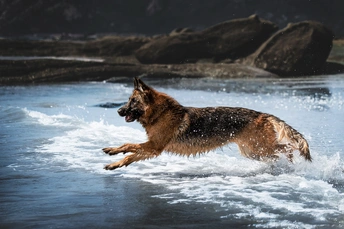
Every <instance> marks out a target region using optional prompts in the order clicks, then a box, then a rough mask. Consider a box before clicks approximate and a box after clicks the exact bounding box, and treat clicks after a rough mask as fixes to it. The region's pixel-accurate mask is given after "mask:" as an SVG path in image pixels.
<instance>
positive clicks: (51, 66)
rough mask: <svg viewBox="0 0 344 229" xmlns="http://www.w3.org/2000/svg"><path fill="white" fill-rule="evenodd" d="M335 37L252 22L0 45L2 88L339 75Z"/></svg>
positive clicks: (316, 28) (320, 28)
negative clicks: (155, 79)
mask: <svg viewBox="0 0 344 229" xmlns="http://www.w3.org/2000/svg"><path fill="white" fill-rule="evenodd" d="M333 37H334V35H333V33H332V32H331V31H330V30H329V29H327V28H326V27H325V26H324V25H322V24H320V23H318V22H311V21H305V22H300V23H295V24H290V25H288V26H287V27H286V28H283V29H281V30H278V28H277V26H276V25H275V24H274V23H272V22H269V21H266V20H264V19H260V18H259V17H258V16H256V15H253V16H251V17H249V18H243V19H235V20H230V21H226V22H223V23H220V24H217V25H214V26H212V27H209V28H207V29H205V30H203V31H193V30H192V29H176V30H174V31H172V32H171V34H168V35H156V36H153V37H143V36H107V37H102V38H98V39H95V40H86V41H85V40H84V41H65V40H15V39H0V85H13V84H29V83H48V82H72V81H103V80H108V79H111V78H116V77H133V76H138V75H143V74H145V75H148V76H152V77H161V78H170V77H210V78H226V79H227V78H256V77H264V78H278V77H297V76H309V75H318V74H338V73H343V72H344V65H343V63H344V61H343V60H344V58H343V56H344V54H343V53H344V52H343V47H344V45H343V42H342V41H338V42H337V41H334V47H335V48H334V49H332V46H333ZM331 49H332V50H331ZM18 57H30V58H18ZM32 57H34V58H32ZM42 57H44V58H42ZM56 57H82V58H85V59H81V60H83V61H80V59H73V58H70V59H63V58H61V59H56ZM87 58H89V59H87ZM92 58H98V59H97V61H94V60H92Z"/></svg>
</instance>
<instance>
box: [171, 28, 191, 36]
mask: <svg viewBox="0 0 344 229" xmlns="http://www.w3.org/2000/svg"><path fill="white" fill-rule="evenodd" d="M192 32H195V31H194V30H193V29H190V28H176V29H174V30H172V31H171V32H170V36H174V35H180V34H182V33H192Z"/></svg>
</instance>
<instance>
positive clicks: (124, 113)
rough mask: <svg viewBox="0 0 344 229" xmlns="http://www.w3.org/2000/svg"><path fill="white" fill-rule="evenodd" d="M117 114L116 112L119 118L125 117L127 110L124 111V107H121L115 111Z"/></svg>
mask: <svg viewBox="0 0 344 229" xmlns="http://www.w3.org/2000/svg"><path fill="white" fill-rule="evenodd" d="M117 112H118V114H119V115H120V116H122V117H123V116H125V115H126V113H127V109H126V107H121V108H119V109H118V110H117Z"/></svg>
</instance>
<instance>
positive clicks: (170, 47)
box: [135, 15, 277, 64]
mask: <svg viewBox="0 0 344 229" xmlns="http://www.w3.org/2000/svg"><path fill="white" fill-rule="evenodd" d="M276 30H277V26H276V25H275V24H273V23H272V22H269V21H266V20H263V19H260V18H259V17H258V16H256V15H253V16H251V17H249V18H242V19H235V20H230V21H226V22H223V23H220V24H217V25H215V26H212V27H210V28H207V29H205V30H203V31H200V32H187V33H180V34H175V33H174V35H173V36H165V37H161V38H158V39H154V40H152V41H151V42H148V43H146V44H145V45H143V46H142V47H141V48H140V49H138V50H137V51H136V54H135V56H136V58H137V59H138V60H139V61H140V62H141V63H143V64H152V63H159V64H182V63H190V62H191V63H192V62H196V61H198V60H199V59H208V58H212V59H214V60H215V61H219V60H223V59H238V58H241V57H245V56H247V55H248V54H250V53H253V52H254V51H255V50H256V49H257V48H258V47H259V46H260V45H261V44H262V43H263V42H264V41H265V40H267V39H268V38H269V37H270V36H271V34H272V33H274V32H275V31H276Z"/></svg>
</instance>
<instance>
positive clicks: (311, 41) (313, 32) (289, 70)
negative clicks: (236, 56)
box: [243, 21, 334, 76]
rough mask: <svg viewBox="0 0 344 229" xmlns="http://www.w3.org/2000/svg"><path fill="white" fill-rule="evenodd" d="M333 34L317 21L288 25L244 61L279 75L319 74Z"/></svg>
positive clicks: (329, 49) (326, 56) (329, 48)
mask: <svg viewBox="0 0 344 229" xmlns="http://www.w3.org/2000/svg"><path fill="white" fill-rule="evenodd" d="M333 37H334V35H333V33H332V32H331V31H330V30H329V29H328V28H326V27H325V26H324V25H323V24H321V23H318V22H314V21H304V22H300V23H295V24H289V25H288V26H287V27H286V28H284V29H282V30H280V31H278V32H277V33H276V34H274V35H273V36H272V37H271V38H270V39H269V40H267V41H266V42H265V43H264V44H263V45H262V46H261V47H260V48H259V49H258V50H257V51H256V52H255V53H253V54H252V55H251V56H249V57H248V58H247V59H246V60H245V61H243V63H244V64H248V65H251V66H255V67H257V68H261V69H265V70H267V71H270V72H274V73H276V74H278V75H280V76H298V75H312V74H318V71H319V70H320V69H321V68H322V67H323V66H324V64H325V63H326V59H327V58H328V56H329V53H330V51H331V48H332V41H333Z"/></svg>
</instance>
